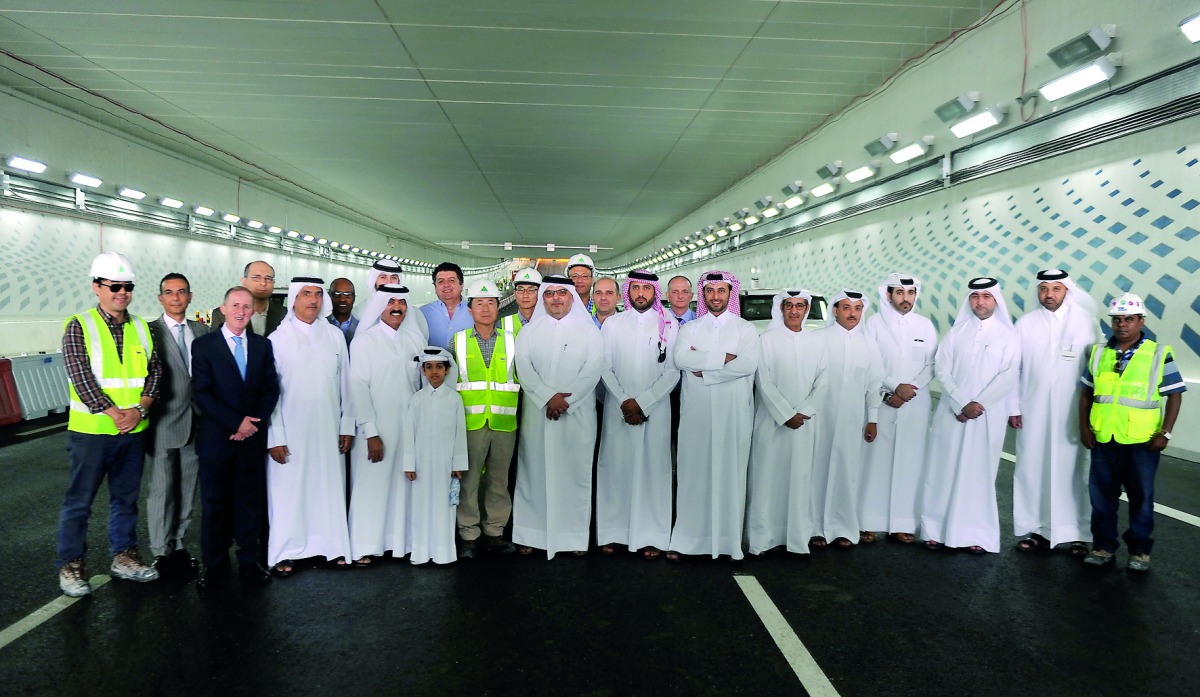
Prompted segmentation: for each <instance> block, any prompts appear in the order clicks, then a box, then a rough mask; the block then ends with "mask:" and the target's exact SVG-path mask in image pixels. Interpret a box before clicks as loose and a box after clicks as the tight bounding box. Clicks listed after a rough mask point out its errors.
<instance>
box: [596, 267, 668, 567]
mask: <svg viewBox="0 0 1200 697" xmlns="http://www.w3.org/2000/svg"><path fill="white" fill-rule="evenodd" d="M601 280H604V279H601ZM599 285H600V284H599V282H597V286H599ZM621 295H622V297H623V298H624V299H625V308H626V309H625V312H621V313H618V314H614V315H611V316H610V317H609V318H608V319H607V320H606V321H605V322H604V325H603V329H601V332H600V333H601V335H602V336H603V339H604V359H605V370H604V373H603V377H602V380H603V383H604V389H605V390H606V391H607V393H608V396H607V397H606V398H605V400H604V419H603V426H602V433H601V435H600V456H599V458H598V460H597V465H596V543H597V544H599V545H601V549H602V550H603V551H605V552H606V553H611V550H613V549H614V547H613V546H614V545H618V544H620V545H626V546H628V547H629V550H630V551H631V552H632V551H637V550H642V554H643V556H644V557H645V558H647V559H657V558H658V557H659V556H660V555H661V553H662V550H663V549H666V547H667V545H668V544H670V541H671V399H670V395H671V390H672V388H674V387H675V385H676V384H677V383H678V382H679V369H678V368H676V367H675V359H674V358H673V357H672V355H671V351H672V349H673V348H674V347H675V335H676V333H677V332H678V329H679V328H678V325H677V324H676V323H675V322H673V321H671V320H670V319H668V318H667V315H666V311H665V310H664V309H663V306H662V290H661V289H660V288H659V285H658V276H656V275H654V274H652V273H650V272H649V271H632V272H630V274H629V277H628V278H627V279H626V280H625V284H624V286H623V287H622V288H621Z"/></svg>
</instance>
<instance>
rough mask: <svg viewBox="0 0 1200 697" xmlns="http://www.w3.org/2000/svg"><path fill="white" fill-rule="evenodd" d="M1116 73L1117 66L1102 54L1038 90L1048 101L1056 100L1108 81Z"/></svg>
mask: <svg viewBox="0 0 1200 697" xmlns="http://www.w3.org/2000/svg"><path fill="white" fill-rule="evenodd" d="M1116 73H1117V66H1115V65H1113V63H1112V61H1110V60H1109V59H1108V56H1100V57H1099V58H1097V59H1096V60H1094V61H1092V62H1091V63H1089V64H1087V65H1085V66H1083V67H1082V68H1079V69H1078V70H1073V71H1071V72H1069V73H1067V74H1066V75H1063V76H1062V77H1060V78H1058V79H1057V80H1051V81H1050V82H1047V83H1046V84H1044V85H1042V86H1041V87H1039V88H1038V91H1039V92H1041V93H1042V97H1043V98H1045V100H1046V101H1048V102H1054V101H1058V100H1059V99H1062V98H1063V97H1066V96H1068V95H1072V94H1075V93H1076V92H1082V91H1083V90H1086V89H1087V88H1089V87H1095V86H1096V85H1098V84H1100V83H1101V82H1108V81H1109V80H1111V79H1112V76H1113V75H1116Z"/></svg>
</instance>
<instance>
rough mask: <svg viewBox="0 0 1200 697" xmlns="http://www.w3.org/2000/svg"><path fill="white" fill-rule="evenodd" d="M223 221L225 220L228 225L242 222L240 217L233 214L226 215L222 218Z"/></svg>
mask: <svg viewBox="0 0 1200 697" xmlns="http://www.w3.org/2000/svg"><path fill="white" fill-rule="evenodd" d="M221 220H224V221H225V222H227V223H240V222H242V219H241V217H239V216H236V215H234V214H233V213H226V214H225V215H223V216H221Z"/></svg>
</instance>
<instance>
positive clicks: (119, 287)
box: [96, 282, 133, 293]
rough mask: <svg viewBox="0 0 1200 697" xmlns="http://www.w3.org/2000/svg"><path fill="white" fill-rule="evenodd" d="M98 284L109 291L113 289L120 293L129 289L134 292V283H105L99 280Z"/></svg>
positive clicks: (114, 291)
mask: <svg viewBox="0 0 1200 697" xmlns="http://www.w3.org/2000/svg"><path fill="white" fill-rule="evenodd" d="M96 285H98V286H100V287H101V288H107V289H108V290H109V291H111V292H113V293H120V292H121V291H128V292H130V293H132V292H133V284H132V283H108V284H104V283H100V282H97V283H96Z"/></svg>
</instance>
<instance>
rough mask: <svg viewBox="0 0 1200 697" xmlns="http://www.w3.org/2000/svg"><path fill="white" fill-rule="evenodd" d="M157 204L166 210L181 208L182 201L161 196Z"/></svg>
mask: <svg viewBox="0 0 1200 697" xmlns="http://www.w3.org/2000/svg"><path fill="white" fill-rule="evenodd" d="M158 204H159V205H160V206H166V207H167V208H183V201H180V200H179V199H177V198H171V197H170V196H163V197H162V198H160V199H158ZM276 234H278V231H276Z"/></svg>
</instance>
